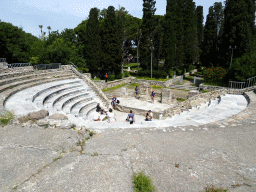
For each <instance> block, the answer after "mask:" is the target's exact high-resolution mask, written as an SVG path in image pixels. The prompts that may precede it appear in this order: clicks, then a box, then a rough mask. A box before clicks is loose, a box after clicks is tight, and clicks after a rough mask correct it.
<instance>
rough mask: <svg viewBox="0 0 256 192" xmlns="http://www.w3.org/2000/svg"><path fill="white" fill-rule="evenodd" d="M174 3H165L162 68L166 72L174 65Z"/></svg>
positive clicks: (170, 1)
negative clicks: (163, 58) (163, 59)
mask: <svg viewBox="0 0 256 192" xmlns="http://www.w3.org/2000/svg"><path fill="white" fill-rule="evenodd" d="M175 3H176V0H169V1H167V6H166V15H165V22H164V37H163V52H164V57H165V62H164V66H165V69H166V71H167V72H168V71H169V70H170V69H171V68H172V67H174V65H175V61H174V59H175V46H176V45H175V44H176V33H175V19H176V18H175V14H176V12H175Z"/></svg>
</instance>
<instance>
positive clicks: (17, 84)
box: [0, 69, 77, 111]
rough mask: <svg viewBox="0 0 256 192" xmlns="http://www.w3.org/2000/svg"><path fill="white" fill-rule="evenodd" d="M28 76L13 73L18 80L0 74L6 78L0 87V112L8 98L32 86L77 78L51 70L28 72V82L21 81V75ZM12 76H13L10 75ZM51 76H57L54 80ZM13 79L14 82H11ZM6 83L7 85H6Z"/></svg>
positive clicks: (70, 73) (69, 73)
mask: <svg viewBox="0 0 256 192" xmlns="http://www.w3.org/2000/svg"><path fill="white" fill-rule="evenodd" d="M24 74H25V76H26V75H28V74H27V73H22V72H20V73H15V74H14V75H16V77H21V79H20V78H13V76H10V74H4V75H3V74H1V76H2V77H3V76H5V77H8V78H5V79H4V81H5V83H3V84H2V85H1V86H0V110H1V111H4V106H5V103H6V101H7V100H8V98H10V97H11V96H12V95H14V94H15V93H18V92H20V91H22V90H24V89H28V88H31V87H33V86H37V85H40V84H44V83H49V82H54V81H57V80H58V81H60V80H65V79H74V78H77V76H76V75H75V74H74V73H73V72H72V71H71V70H63V69H52V70H50V71H42V72H41V71H39V72H38V71H36V72H30V75H28V76H26V77H25V79H26V78H27V77H31V78H29V79H28V80H22V78H23V75H24ZM11 75H13V74H11ZM53 75H57V76H58V78H54V77H53ZM13 79H14V80H13ZM6 83H7V84H6Z"/></svg>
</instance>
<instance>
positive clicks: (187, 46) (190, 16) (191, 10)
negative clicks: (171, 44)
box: [183, 0, 198, 69]
mask: <svg viewBox="0 0 256 192" xmlns="http://www.w3.org/2000/svg"><path fill="white" fill-rule="evenodd" d="M183 13H184V16H183V18H184V21H183V25H184V55H185V58H184V63H185V65H186V69H188V68H189V66H190V65H192V63H194V61H195V57H196V55H197V44H198V43H197V26H196V13H195V3H194V2H193V0H185V1H184V12H183Z"/></svg>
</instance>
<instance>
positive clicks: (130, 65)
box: [124, 63, 140, 68]
mask: <svg viewBox="0 0 256 192" xmlns="http://www.w3.org/2000/svg"><path fill="white" fill-rule="evenodd" d="M135 66H136V67H137V68H138V64H137V63H129V64H127V65H124V67H130V68H132V67H135ZM139 66H140V63H139Z"/></svg>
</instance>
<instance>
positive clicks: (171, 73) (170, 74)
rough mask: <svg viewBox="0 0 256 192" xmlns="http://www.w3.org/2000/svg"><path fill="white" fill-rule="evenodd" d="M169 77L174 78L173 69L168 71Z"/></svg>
mask: <svg viewBox="0 0 256 192" xmlns="http://www.w3.org/2000/svg"><path fill="white" fill-rule="evenodd" d="M168 75H169V77H170V78H172V77H173V75H174V71H173V69H170V70H169V71H168Z"/></svg>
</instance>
